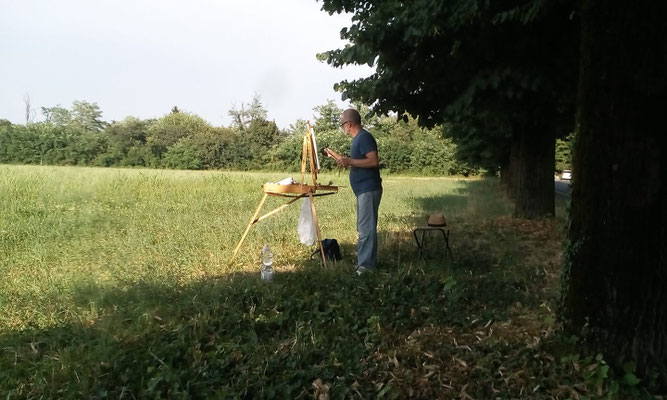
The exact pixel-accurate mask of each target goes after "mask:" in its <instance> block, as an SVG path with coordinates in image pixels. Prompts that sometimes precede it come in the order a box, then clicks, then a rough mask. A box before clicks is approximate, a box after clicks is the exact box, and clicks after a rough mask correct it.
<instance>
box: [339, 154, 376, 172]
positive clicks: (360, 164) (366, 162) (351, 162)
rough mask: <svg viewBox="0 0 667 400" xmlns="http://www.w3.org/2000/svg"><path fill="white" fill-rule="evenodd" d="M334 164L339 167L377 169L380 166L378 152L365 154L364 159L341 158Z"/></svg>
mask: <svg viewBox="0 0 667 400" xmlns="http://www.w3.org/2000/svg"><path fill="white" fill-rule="evenodd" d="M336 164H338V165H339V166H341V167H349V166H352V167H357V168H377V167H379V166H380V161H379V160H378V152H377V151H371V152H368V153H366V158H350V157H341V158H340V159H338V160H336Z"/></svg>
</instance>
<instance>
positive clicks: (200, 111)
mask: <svg viewBox="0 0 667 400" xmlns="http://www.w3.org/2000/svg"><path fill="white" fill-rule="evenodd" d="M321 6H322V4H321V3H320V2H316V1H315V0H187V1H183V0H181V1H172V0H133V1H132V0H115V1H109V0H58V1H54V0H0V10H1V12H0V119H2V118H4V119H8V120H10V121H11V122H13V123H25V108H26V106H25V98H26V96H29V98H30V103H31V106H32V108H34V109H35V117H34V121H39V120H42V119H43V117H42V115H41V107H42V106H45V107H52V106H56V105H61V106H63V107H66V108H71V105H72V102H73V101H74V100H79V101H88V102H91V103H92V102H96V103H97V105H98V106H99V107H100V109H101V111H102V112H103V114H102V118H103V119H104V120H105V121H114V120H115V121H119V120H122V119H124V118H125V117H127V116H134V117H138V118H142V119H143V118H159V117H160V116H162V115H164V114H166V113H168V112H169V111H170V110H171V109H172V107H174V106H178V108H179V109H181V110H183V111H188V112H191V113H194V114H197V115H199V116H201V117H203V118H204V119H206V120H207V121H208V122H209V123H211V124H213V125H215V126H221V125H224V126H227V125H229V124H230V123H231V119H230V117H229V116H228V114H227V112H228V111H229V110H230V109H231V108H233V107H237V108H238V107H240V106H241V104H242V103H246V104H247V103H250V101H251V100H252V98H253V96H255V95H259V96H260V99H261V101H262V104H263V105H264V106H265V108H266V109H267V110H268V119H269V120H275V122H276V124H278V126H279V127H280V128H283V129H285V128H288V127H289V125H290V124H293V123H294V122H296V120H297V119H299V118H302V119H306V120H308V119H312V118H313V114H314V112H313V108H314V107H316V106H319V105H322V104H325V103H326V102H327V100H329V99H331V100H334V101H336V103H337V104H338V105H339V106H340V107H345V106H346V105H347V104H346V103H344V102H342V101H341V100H340V99H341V96H340V93H337V92H335V91H334V90H333V85H334V83H336V82H339V81H342V80H345V79H347V80H353V79H356V78H360V77H365V76H368V75H370V74H371V73H372V70H371V69H370V68H369V67H367V66H350V67H345V68H343V69H336V68H333V67H331V66H329V65H328V64H326V63H323V62H320V61H317V59H316V58H315V55H316V54H317V53H319V52H324V51H326V50H332V49H336V48H342V47H343V46H344V45H345V42H344V41H342V40H341V39H340V35H339V32H340V30H341V29H342V28H343V27H345V26H349V24H350V16H349V15H333V16H330V15H329V14H327V13H326V12H324V11H321V10H320V8H321Z"/></svg>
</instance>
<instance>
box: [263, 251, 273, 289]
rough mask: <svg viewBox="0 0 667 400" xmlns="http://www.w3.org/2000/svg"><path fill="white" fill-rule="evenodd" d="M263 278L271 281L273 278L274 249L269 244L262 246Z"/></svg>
mask: <svg viewBox="0 0 667 400" xmlns="http://www.w3.org/2000/svg"><path fill="white" fill-rule="evenodd" d="M261 258H262V280H263V281H270V280H271V279H272V278H273V267H272V265H273V251H271V248H270V247H269V245H268V244H265V245H264V247H262V255H261Z"/></svg>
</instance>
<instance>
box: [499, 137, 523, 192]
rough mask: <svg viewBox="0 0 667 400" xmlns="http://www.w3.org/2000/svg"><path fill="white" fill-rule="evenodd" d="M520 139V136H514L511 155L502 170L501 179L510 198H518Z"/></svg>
mask: <svg viewBox="0 0 667 400" xmlns="http://www.w3.org/2000/svg"><path fill="white" fill-rule="evenodd" d="M519 144H520V143H519V139H518V136H516V135H514V136H512V139H511V142H510V147H509V155H508V159H507V164H506V166H505V168H503V169H502V170H501V180H500V182H501V183H502V184H503V186H504V187H505V192H506V193H507V197H509V198H510V199H516V193H517V191H518V190H519V187H518V186H519V185H518V176H519V165H520V162H519V160H520V154H519Z"/></svg>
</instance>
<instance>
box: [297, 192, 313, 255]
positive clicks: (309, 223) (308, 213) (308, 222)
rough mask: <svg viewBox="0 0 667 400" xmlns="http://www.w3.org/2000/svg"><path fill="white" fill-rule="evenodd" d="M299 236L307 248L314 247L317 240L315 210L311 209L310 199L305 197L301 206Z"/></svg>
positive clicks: (298, 226)
mask: <svg viewBox="0 0 667 400" xmlns="http://www.w3.org/2000/svg"><path fill="white" fill-rule="evenodd" d="M296 231H297V233H298V234H299V240H300V241H301V243H303V244H305V245H306V246H312V245H313V243H315V240H316V239H317V231H316V228H315V220H314V219H313V210H312V209H311V207H310V198H309V197H304V198H303V204H301V213H300V214H299V224H298V225H297V227H296Z"/></svg>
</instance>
